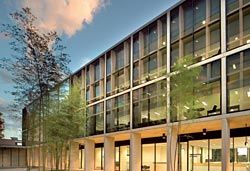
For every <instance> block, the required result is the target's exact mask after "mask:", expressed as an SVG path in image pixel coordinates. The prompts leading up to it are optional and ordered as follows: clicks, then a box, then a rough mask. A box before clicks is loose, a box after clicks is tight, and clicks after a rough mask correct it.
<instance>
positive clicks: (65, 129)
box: [44, 83, 86, 171]
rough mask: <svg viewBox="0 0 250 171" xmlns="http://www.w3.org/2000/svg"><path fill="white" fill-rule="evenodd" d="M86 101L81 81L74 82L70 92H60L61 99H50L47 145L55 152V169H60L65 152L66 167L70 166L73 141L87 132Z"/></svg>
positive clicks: (46, 120)
mask: <svg viewBox="0 0 250 171" xmlns="http://www.w3.org/2000/svg"><path fill="white" fill-rule="evenodd" d="M85 116H86V107H85V101H84V100H83V98H82V96H81V89H80V84H79V83H74V85H72V87H71V88H70V90H69V94H67V95H65V94H60V95H59V100H57V101H55V100H53V99H52V100H49V103H48V114H47V115H46V116H45V118H44V119H45V123H46V126H45V131H46V146H48V150H49V151H50V152H52V153H54V155H53V156H54V159H55V161H56V165H55V169H56V170H57V171H58V170H59V161H60V160H61V161H62V157H63V156H62V155H61V154H62V153H63V152H65V157H64V159H65V161H64V163H68V165H67V166H66V167H65V168H68V169H69V168H70V162H69V161H68V162H67V161H66V159H68V160H70V151H71V141H72V140H73V139H74V138H77V137H81V136H83V135H84V134H85V127H84V125H86V124H85V123H86V117H85Z"/></svg>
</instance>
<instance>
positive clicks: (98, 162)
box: [95, 147, 104, 171]
mask: <svg viewBox="0 0 250 171" xmlns="http://www.w3.org/2000/svg"><path fill="white" fill-rule="evenodd" d="M103 169H104V149H103V147H97V148H95V170H96V171H101V170H103Z"/></svg>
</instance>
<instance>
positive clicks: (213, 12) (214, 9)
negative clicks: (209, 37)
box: [210, 0, 220, 21]
mask: <svg viewBox="0 0 250 171" xmlns="http://www.w3.org/2000/svg"><path fill="white" fill-rule="evenodd" d="M219 17H220V0H210V21H212V20H215V19H217V18H219Z"/></svg>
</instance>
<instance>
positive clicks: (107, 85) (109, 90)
mask: <svg viewBox="0 0 250 171" xmlns="http://www.w3.org/2000/svg"><path fill="white" fill-rule="evenodd" d="M106 91H107V94H109V93H111V78H108V79H107V82H106Z"/></svg>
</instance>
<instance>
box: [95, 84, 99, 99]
mask: <svg viewBox="0 0 250 171" xmlns="http://www.w3.org/2000/svg"><path fill="white" fill-rule="evenodd" d="M94 96H95V97H99V96H100V85H99V83H96V84H95V95H94Z"/></svg>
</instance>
